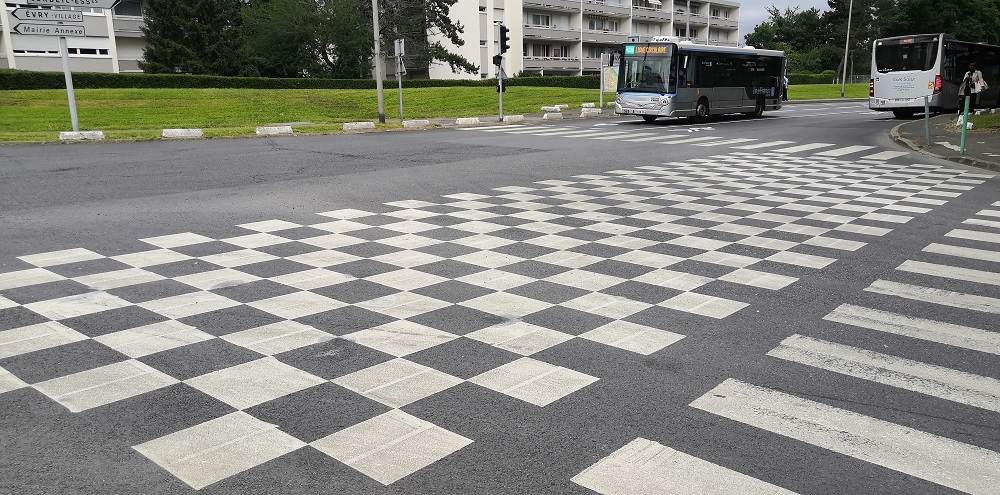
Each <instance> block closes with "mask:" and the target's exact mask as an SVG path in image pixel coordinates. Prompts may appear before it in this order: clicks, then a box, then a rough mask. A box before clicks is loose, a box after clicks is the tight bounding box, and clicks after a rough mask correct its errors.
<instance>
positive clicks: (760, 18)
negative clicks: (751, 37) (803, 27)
mask: <svg viewBox="0 0 1000 495" xmlns="http://www.w3.org/2000/svg"><path fill="white" fill-rule="evenodd" d="M772 5H773V6H775V7H777V8H778V10H780V11H781V12H784V11H785V9H790V8H795V7H798V8H799V10H800V11H803V10H809V9H811V8H813V7H815V8H817V9H819V11H820V12H825V11H827V10H830V6H829V5H828V4H827V3H826V0H742V1H740V37H739V43H740V44H741V45H742V44H743V43H744V36H746V35H747V33H752V32H753V29H754V27H756V26H757V25H758V24H760V23H762V22H764V21H766V20H768V19H770V17H771V16H770V15H768V13H767V8H768V7H771V6H772Z"/></svg>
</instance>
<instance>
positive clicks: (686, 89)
mask: <svg viewBox="0 0 1000 495" xmlns="http://www.w3.org/2000/svg"><path fill="white" fill-rule="evenodd" d="M698 77H699V72H698V57H697V56H696V55H695V54H693V53H686V52H680V53H679V55H678V57H677V97H676V99H675V101H676V102H677V103H676V107H675V109H676V110H680V111H682V112H686V113H684V115H690V114H691V113H693V112H694V107H695V103H696V102H697V101H698V96H700V94H701V90H700V88H697V87H696V84H695V81H696V80H697V79H698Z"/></svg>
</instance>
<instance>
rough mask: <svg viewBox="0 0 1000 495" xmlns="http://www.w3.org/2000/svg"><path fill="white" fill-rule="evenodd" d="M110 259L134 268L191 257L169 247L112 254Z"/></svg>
mask: <svg viewBox="0 0 1000 495" xmlns="http://www.w3.org/2000/svg"><path fill="white" fill-rule="evenodd" d="M111 259H113V260H115V261H120V262H122V263H125V264H126V265H132V266H134V267H136V268H146V267H148V266H156V265H164V264H167V263H173V262H175V261H184V260H189V259H191V257H190V256H188V255H186V254H181V253H178V252H177V251H171V250H169V249H152V250H149V251H141V252H138V253H131V254H123V255H120V256H112V257H111Z"/></svg>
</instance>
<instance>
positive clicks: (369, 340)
mask: <svg viewBox="0 0 1000 495" xmlns="http://www.w3.org/2000/svg"><path fill="white" fill-rule="evenodd" d="M344 338H345V339H347V340H351V341H354V342H357V343H359V344H361V345H363V346H365V347H371V348H372V349H375V350H378V351H382V352H384V353H387V354H392V355H393V356H396V357H402V356H406V355H407V354H413V353H414V352H418V351H422V350H424V349H429V348H431V347H434V346H436V345H440V344H443V343H445V342H448V341H450V340H453V339H456V338H458V336H457V335H453V334H450V333H448V332H442V331H441V330H438V329H435V328H431V327H428V326H425V325H421V324H419V323H414V322H412V321H408V320H398V321H393V322H389V323H386V324H384V325H379V326H377V327H372V328H367V329H365V330H361V331H359V332H354V333H351V334H348V335H345V336H344Z"/></svg>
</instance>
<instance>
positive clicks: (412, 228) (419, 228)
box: [382, 213, 464, 234]
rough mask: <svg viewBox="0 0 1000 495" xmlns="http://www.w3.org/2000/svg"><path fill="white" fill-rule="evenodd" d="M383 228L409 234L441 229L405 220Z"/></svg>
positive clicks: (428, 224)
mask: <svg viewBox="0 0 1000 495" xmlns="http://www.w3.org/2000/svg"><path fill="white" fill-rule="evenodd" d="M428 214H429V215H431V216H433V215H434V214H433V213H428ZM463 218H464V217H463ZM382 228H383V229H389V230H395V231H396V232H405V233H407V234H417V233H420V232H426V231H428V230H434V229H439V228H441V226H440V225H434V224H432V223H425V222H418V221H416V220H403V221H401V222H395V223H389V224H386V225H382Z"/></svg>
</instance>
